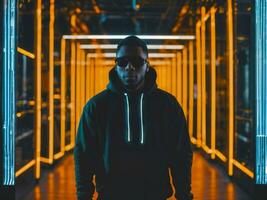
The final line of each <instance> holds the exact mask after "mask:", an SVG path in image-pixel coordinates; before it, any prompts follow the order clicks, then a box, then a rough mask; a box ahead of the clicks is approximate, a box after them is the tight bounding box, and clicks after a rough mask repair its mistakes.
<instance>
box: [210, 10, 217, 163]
mask: <svg viewBox="0 0 267 200" xmlns="http://www.w3.org/2000/svg"><path fill="white" fill-rule="evenodd" d="M210 12H211V15H210V17H211V18H210V20H211V28H210V30H211V158H212V159H215V148H216V146H215V144H216V133H215V131H216V29H215V28H216V27H215V8H214V7H211V10H210Z"/></svg>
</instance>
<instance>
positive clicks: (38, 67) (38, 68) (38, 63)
mask: <svg viewBox="0 0 267 200" xmlns="http://www.w3.org/2000/svg"><path fill="white" fill-rule="evenodd" d="M35 27H36V29H35V36H36V39H35V55H36V57H35V58H36V60H35V127H34V129H35V130H34V131H35V178H36V179H40V173H41V166H40V159H41V158H40V157H41V106H42V99H41V94H42V93H41V92H42V91H41V90H42V87H41V82H42V80H41V76H42V1H41V0H37V1H36V14H35Z"/></svg>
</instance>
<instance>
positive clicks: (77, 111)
mask: <svg viewBox="0 0 267 200" xmlns="http://www.w3.org/2000/svg"><path fill="white" fill-rule="evenodd" d="M76 55H77V56H76V68H75V69H76V79H75V86H76V89H75V92H76V93H75V104H76V105H75V118H76V120H75V121H76V124H75V127H76V129H75V132H76V133H77V130H78V125H79V108H80V106H79V105H80V99H79V93H80V84H79V83H80V73H79V72H80V49H79V43H76Z"/></svg>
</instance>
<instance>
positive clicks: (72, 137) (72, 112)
mask: <svg viewBox="0 0 267 200" xmlns="http://www.w3.org/2000/svg"><path fill="white" fill-rule="evenodd" d="M70 45H71V61H70V62H71V66H70V71H71V74H70V84H71V86H70V87H71V90H70V94H71V96H70V98H71V99H70V101H71V103H70V104H71V110H70V130H71V134H70V141H71V147H74V144H75V110H76V108H75V77H76V73H75V71H76V70H75V57H76V55H75V53H76V48H75V42H74V41H71V43H70Z"/></svg>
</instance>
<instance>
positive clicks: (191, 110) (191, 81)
mask: <svg viewBox="0 0 267 200" xmlns="http://www.w3.org/2000/svg"><path fill="white" fill-rule="evenodd" d="M193 45H194V44H193V41H189V120H188V125H189V127H188V128H189V135H190V137H191V138H192V137H193V125H194V118H193V117H194V46H193Z"/></svg>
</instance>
